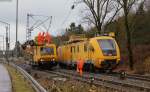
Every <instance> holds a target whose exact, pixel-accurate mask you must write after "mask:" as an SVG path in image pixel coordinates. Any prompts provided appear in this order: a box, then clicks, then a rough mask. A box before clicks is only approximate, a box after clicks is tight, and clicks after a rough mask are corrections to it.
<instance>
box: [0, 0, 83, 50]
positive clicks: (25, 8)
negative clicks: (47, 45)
mask: <svg viewBox="0 0 150 92" xmlns="http://www.w3.org/2000/svg"><path fill="white" fill-rule="evenodd" d="M0 1H1V2H0V21H5V22H7V23H9V24H10V25H11V43H10V44H11V47H13V45H14V44H15V22H16V21H15V19H16V17H15V16H16V0H11V1H8V0H6V2H4V0H0ZM73 2H74V0H19V29H18V31H19V33H18V39H19V41H20V42H24V41H25V39H26V21H27V20H26V19H27V13H31V14H35V15H36V14H37V15H46V16H53V20H52V26H51V29H50V32H51V34H52V35H57V34H60V30H61V29H64V28H66V27H67V26H69V24H70V23H71V22H76V23H80V19H81V17H79V16H80V8H81V7H80V6H77V7H76V8H75V9H74V10H71V6H72V5H73ZM69 14H70V15H69ZM37 32H38V31H37V30H36V31H35V32H33V34H32V37H34V36H35V35H37ZM0 34H1V35H4V34H5V25H3V24H0ZM0 41H2V38H0ZM0 44H1V43H0ZM0 46H1V47H2V45H0Z"/></svg>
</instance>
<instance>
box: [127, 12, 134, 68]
mask: <svg viewBox="0 0 150 92" xmlns="http://www.w3.org/2000/svg"><path fill="white" fill-rule="evenodd" d="M125 30H126V36H127V42H126V43H127V49H128V58H129V66H130V69H131V70H133V67H134V62H133V52H132V46H131V44H132V43H131V32H130V29H129V23H128V13H127V11H125Z"/></svg>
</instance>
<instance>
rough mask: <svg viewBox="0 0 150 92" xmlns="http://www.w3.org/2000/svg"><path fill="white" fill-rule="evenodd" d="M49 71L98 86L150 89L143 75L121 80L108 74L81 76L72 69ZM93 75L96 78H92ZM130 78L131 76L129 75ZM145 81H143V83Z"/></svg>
mask: <svg viewBox="0 0 150 92" xmlns="http://www.w3.org/2000/svg"><path fill="white" fill-rule="evenodd" d="M45 72H48V73H53V74H57V75H59V76H63V77H67V78H73V79H75V80H78V81H82V82H86V83H89V84H93V85H97V86H104V87H107V88H111V89H115V90H119V91H123V92H124V91H126V92H149V91H150V82H147V81H146V80H144V78H143V79H142V78H141V77H138V78H137V77H136V78H133V76H132V77H131V76H130V79H127V80H120V79H119V78H118V77H116V76H115V77H114V76H110V75H109V76H108V75H107V76H106V75H103V74H102V75H101V74H93V73H91V74H90V75H89V73H84V74H83V76H80V75H79V74H78V73H76V72H75V71H71V70H58V71H47V70H46V71H45ZM91 77H93V78H94V80H93V79H92V78H91ZM128 78H129V76H128ZM142 82H143V83H142Z"/></svg>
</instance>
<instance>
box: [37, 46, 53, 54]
mask: <svg viewBox="0 0 150 92" xmlns="http://www.w3.org/2000/svg"><path fill="white" fill-rule="evenodd" d="M40 52H41V55H54V48H52V47H41V49H40Z"/></svg>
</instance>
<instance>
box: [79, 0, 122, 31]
mask: <svg viewBox="0 0 150 92" xmlns="http://www.w3.org/2000/svg"><path fill="white" fill-rule="evenodd" d="M77 1H79V0H77ZM81 2H82V3H84V4H85V5H86V6H87V9H86V10H87V11H86V12H87V13H86V16H85V17H84V19H85V21H88V22H90V23H92V24H94V26H95V27H96V28H97V30H98V33H99V34H100V33H101V31H102V27H103V25H105V24H107V23H109V22H111V21H113V20H114V19H115V17H116V15H117V13H118V12H119V10H120V9H121V7H122V6H120V5H119V4H118V3H116V2H114V0H80V3H81Z"/></svg>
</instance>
